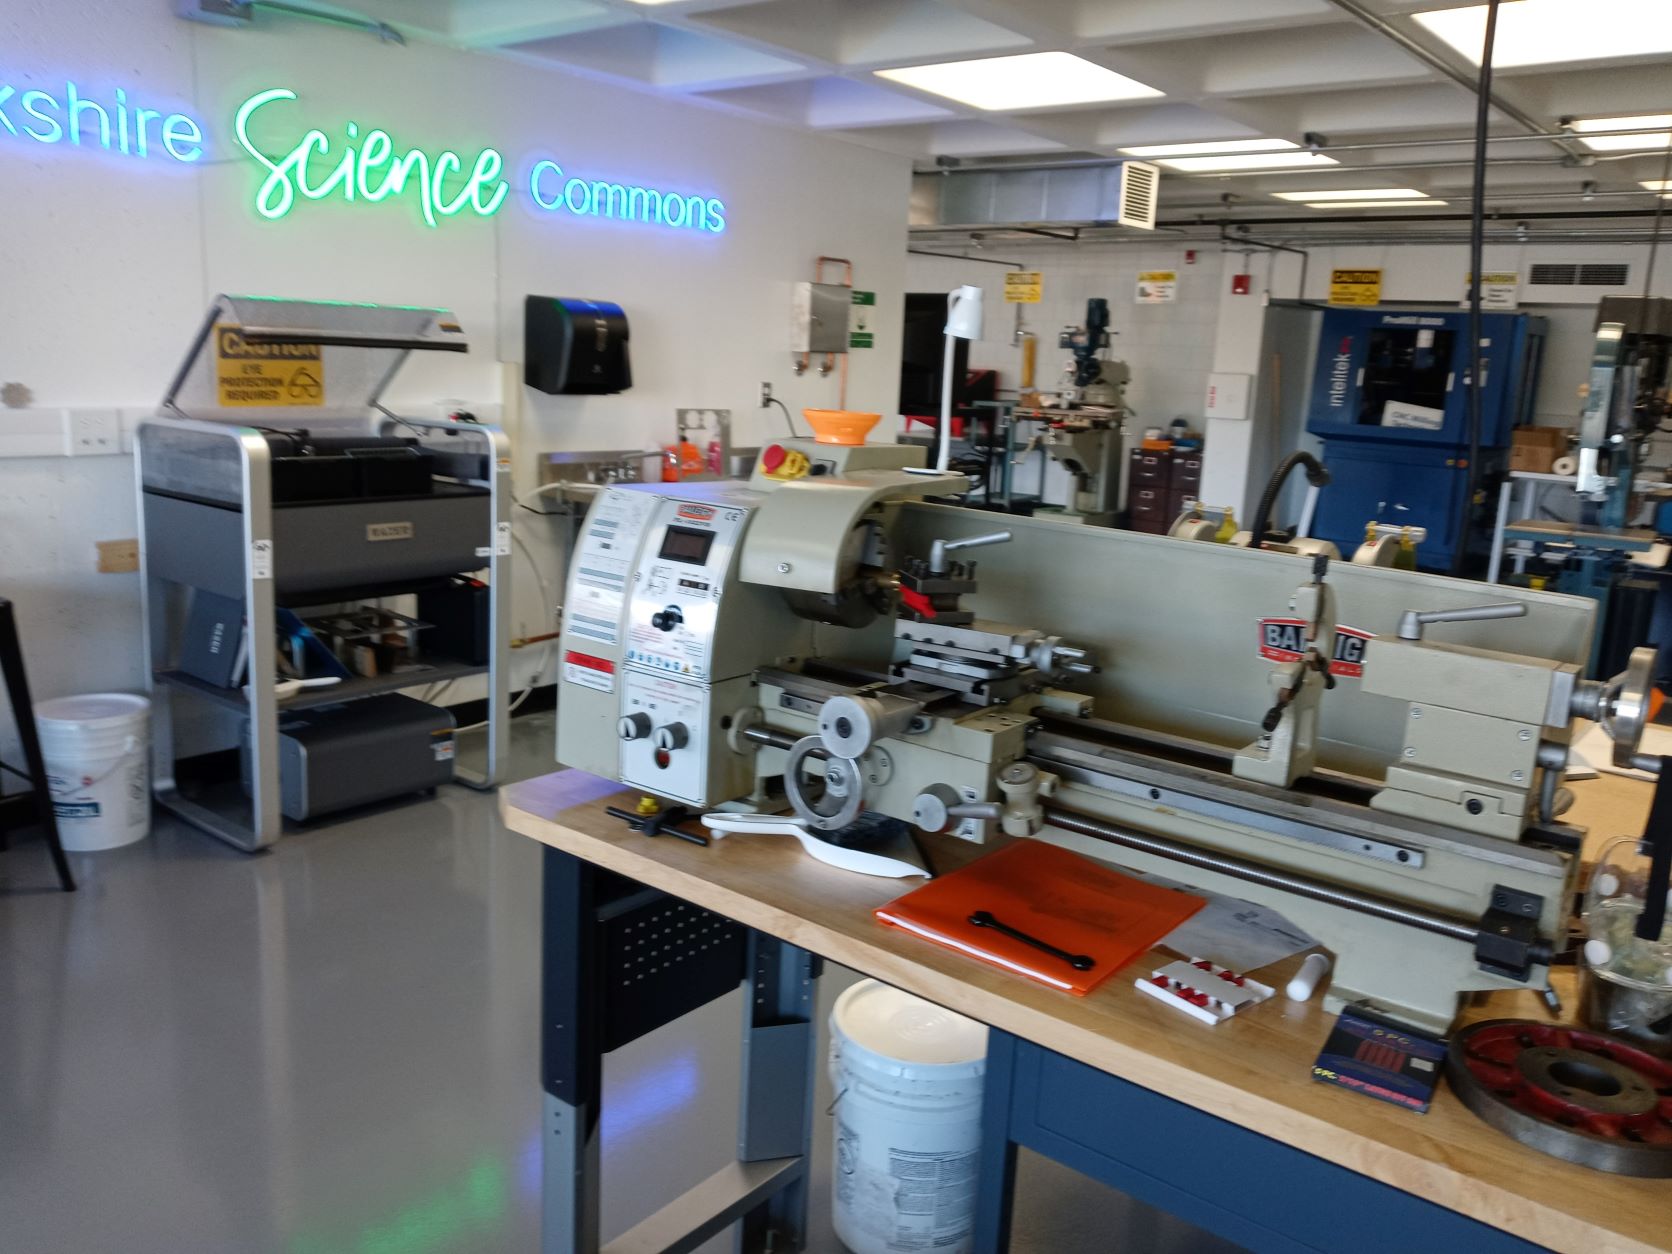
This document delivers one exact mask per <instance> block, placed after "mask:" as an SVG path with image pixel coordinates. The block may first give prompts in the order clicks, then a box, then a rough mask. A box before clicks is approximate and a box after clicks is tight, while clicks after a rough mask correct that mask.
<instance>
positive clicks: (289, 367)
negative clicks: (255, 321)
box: [215, 325, 325, 409]
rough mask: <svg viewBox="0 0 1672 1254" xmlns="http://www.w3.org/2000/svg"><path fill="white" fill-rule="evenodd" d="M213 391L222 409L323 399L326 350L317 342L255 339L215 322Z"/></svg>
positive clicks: (302, 403) (322, 401)
mask: <svg viewBox="0 0 1672 1254" xmlns="http://www.w3.org/2000/svg"><path fill="white" fill-rule="evenodd" d="M215 395H216V399H217V401H218V403H219V404H220V406H221V408H223V409H271V408H277V407H279V406H292V405H294V406H316V405H323V404H325V355H324V353H323V352H322V351H321V349H320V346H319V345H318V344H254V343H251V342H250V341H249V340H246V339H245V338H244V337H243V335H241V334H240V333H239V330H238V328H237V327H235V326H226V325H222V326H217V327H216V328H215Z"/></svg>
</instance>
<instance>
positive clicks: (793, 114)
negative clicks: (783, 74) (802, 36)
mask: <svg viewBox="0 0 1672 1254" xmlns="http://www.w3.org/2000/svg"><path fill="white" fill-rule="evenodd" d="M704 96H705V97H706V98H707V99H709V100H715V101H718V102H720V103H722V104H728V105H732V106H734V107H736V108H740V109H749V110H751V111H753V112H755V113H759V114H761V115H763V116H766V117H771V118H774V119H776V120H778V121H781V122H794V123H796V124H797V125H800V126H810V127H813V128H814V129H818V130H825V129H831V128H837V129H839V128H843V127H853V126H886V125H891V124H895V123H901V122H919V121H928V120H931V119H935V118H947V117H951V116H952V110H950V109H943V108H941V107H940V106H939V105H934V104H930V103H929V102H928V101H926V100H919V99H918V98H916V97H915V96H906V95H902V94H901V93H899V92H893V91H889V90H888V89H886V88H883V87H877V86H875V85H873V84H871V83H869V82H855V81H854V80H853V79H847V78H834V77H831V78H818V79H806V80H803V81H800V82H794V83H770V84H764V85H762V86H759V87H736V88H730V89H725V90H721V91H714V92H705V93H704Z"/></svg>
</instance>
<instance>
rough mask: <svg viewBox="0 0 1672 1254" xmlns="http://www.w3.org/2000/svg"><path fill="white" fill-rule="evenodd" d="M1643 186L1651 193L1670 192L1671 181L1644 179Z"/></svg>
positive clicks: (1671, 187)
mask: <svg viewBox="0 0 1672 1254" xmlns="http://www.w3.org/2000/svg"><path fill="white" fill-rule="evenodd" d="M1643 186H1644V187H1647V188H1648V189H1649V190H1650V191H1651V192H1672V179H1644V180H1643Z"/></svg>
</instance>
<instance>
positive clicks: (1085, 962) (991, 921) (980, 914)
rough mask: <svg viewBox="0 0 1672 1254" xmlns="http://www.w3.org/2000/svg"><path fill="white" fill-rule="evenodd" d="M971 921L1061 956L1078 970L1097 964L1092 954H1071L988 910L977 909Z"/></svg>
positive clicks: (1045, 951)
mask: <svg viewBox="0 0 1672 1254" xmlns="http://www.w3.org/2000/svg"><path fill="white" fill-rule="evenodd" d="M970 923H971V924H973V925H974V926H975V927H990V928H992V929H993V931H995V932H997V933H999V935H1001V936H1008V937H1010V939H1011V940H1019V941H1021V942H1022V943H1023V944H1024V945H1032V946H1033V947H1034V948H1035V949H1038V950H1040V951H1042V952H1044V953H1048V954H1050V955H1051V957H1053V958H1061V959H1062V960H1063V961H1064V962H1066V963H1067V964H1068V965H1069V966H1071V967H1073V968H1074V969H1075V970H1076V971H1090V970H1091V969H1092V968H1093V967H1095V966H1096V965H1097V960H1096V959H1094V958H1093V957H1092V956H1091V955H1090V954H1071V953H1069V952H1068V951H1067V950H1066V949H1058V948H1057V947H1056V946H1055V945H1053V944H1051V943H1050V942H1048V941H1042V940H1040V939H1039V937H1037V936H1029V935H1028V934H1027V933H1026V932H1021V931H1018V930H1017V929H1015V928H1013V927H1011V926H1010V924H1008V923H1000V922H999V921H998V920H997V919H995V918H994V917H993V916H992V915H991V914H990V913H989V912H988V911H986V910H977V911H976V912H975V913H974V914H972V915H970Z"/></svg>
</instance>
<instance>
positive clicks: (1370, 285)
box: [1329, 270, 1382, 305]
mask: <svg viewBox="0 0 1672 1254" xmlns="http://www.w3.org/2000/svg"><path fill="white" fill-rule="evenodd" d="M1381 301H1382V272H1381V271H1380V270H1331V271H1330V272H1329V303H1330V304H1332V305H1379V304H1381Z"/></svg>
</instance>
